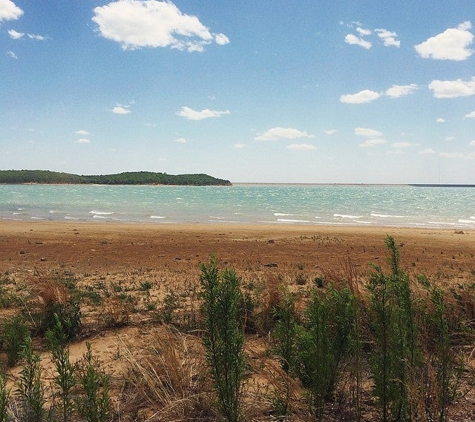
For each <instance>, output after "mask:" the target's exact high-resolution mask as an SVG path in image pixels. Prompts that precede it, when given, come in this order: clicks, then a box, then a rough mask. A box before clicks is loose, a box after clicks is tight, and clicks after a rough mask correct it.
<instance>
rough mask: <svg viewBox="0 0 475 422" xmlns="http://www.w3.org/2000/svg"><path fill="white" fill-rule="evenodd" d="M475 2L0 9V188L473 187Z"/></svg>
mask: <svg viewBox="0 0 475 422" xmlns="http://www.w3.org/2000/svg"><path fill="white" fill-rule="evenodd" d="M474 25H475V4H474V1H473V0H457V1H451V2H449V1H446V0H444V1H442V0H419V1H413V0H400V1H397V2H395V1H388V0H380V1H378V2H375V1H369V0H355V1H339V0H336V1H328V0H325V1H324V0H312V1H309V0H306V1H301V0H294V1H288V0H287V1H284V0H270V1H255V0H252V1H251V0H240V1H232V2H231V1H227V0H221V1H216V0H215V1H212V0H201V1H196V0H194V1H191V0H174V1H173V2H172V1H159V0H146V1H138V0H118V1H110V0H109V1H108V0H105V1H103V0H67V1H66V0H34V1H33V0H0V170H10V169H16V170H20V169H42V170H52V171H62V172H68V173H75V174H111V173H120V172H126V171H154V172H166V173H169V174H183V173H206V174H210V175H212V176H215V177H219V178H223V179H227V180H231V181H232V182H234V183H237V182H249V183H457V184H475V38H474V34H475V27H474Z"/></svg>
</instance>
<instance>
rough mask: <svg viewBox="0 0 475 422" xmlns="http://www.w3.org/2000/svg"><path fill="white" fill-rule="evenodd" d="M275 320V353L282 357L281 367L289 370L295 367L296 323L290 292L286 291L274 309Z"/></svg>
mask: <svg viewBox="0 0 475 422" xmlns="http://www.w3.org/2000/svg"><path fill="white" fill-rule="evenodd" d="M274 318H275V320H276V323H275V327H274V332H273V334H274V337H275V339H276V340H277V346H276V347H277V353H278V354H279V356H280V357H281V359H282V369H283V370H284V371H285V372H287V373H288V372H289V371H290V369H291V368H292V367H295V362H294V359H295V338H296V331H297V330H296V323H295V309H294V301H293V298H292V295H291V294H290V292H287V293H286V294H285V295H284V297H283V298H282V300H281V302H280V303H279V304H278V306H277V308H276V309H274Z"/></svg>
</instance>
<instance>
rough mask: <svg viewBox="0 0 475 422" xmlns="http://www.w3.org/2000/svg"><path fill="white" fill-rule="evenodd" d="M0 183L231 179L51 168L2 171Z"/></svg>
mask: <svg viewBox="0 0 475 422" xmlns="http://www.w3.org/2000/svg"><path fill="white" fill-rule="evenodd" d="M0 183H2V184H21V183H38V184H97V185H185V186H186V185H189V186H231V182H230V181H229V180H223V179H217V178H215V177H212V176H208V175H207V174H178V175H172V174H167V173H153V172H147V171H138V172H125V173H118V174H107V175H96V176H94V175H91V176H80V175H77V174H71V173H60V172H55V171H49V170H0Z"/></svg>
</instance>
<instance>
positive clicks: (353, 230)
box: [0, 221, 475, 280]
mask: <svg viewBox="0 0 475 422" xmlns="http://www.w3.org/2000/svg"><path fill="white" fill-rule="evenodd" d="M388 235H389V236H392V237H394V239H395V240H396V243H397V244H398V245H399V247H400V253H401V264H402V266H403V268H404V269H406V270H407V271H409V272H411V273H425V274H428V275H431V276H434V277H445V278H447V279H451V280H454V279H463V280H470V279H471V278H474V275H473V271H474V270H475V260H474V255H475V231H465V230H464V231H454V230H432V229H401V228H384V227H377V228H374V227H371V228H367V227H320V226H295V225H289V226H287V225H286V226H284V225H279V226H276V225H260V226H247V225H212V224H196V225H164V224H115V223H98V224H90V223H71V222H67V223H62V222H16V221H2V222H0V271H1V272H6V271H8V272H9V273H10V274H15V275H16V276H17V277H20V278H21V277H23V276H25V275H27V274H28V273H31V271H35V270H36V271H40V272H44V271H50V270H53V269H55V268H62V269H67V270H69V271H71V272H73V273H74V274H75V275H76V276H80V275H81V274H96V275H100V276H103V277H107V276H108V274H109V275H110V274H116V275H117V274H120V273H129V272H131V271H133V270H136V271H137V270H147V271H148V272H163V271H165V270H167V271H169V270H179V271H181V272H183V273H185V272H189V271H191V273H194V272H197V271H198V267H199V263H202V262H207V261H208V259H209V256H210V254H215V255H216V256H217V257H218V259H219V260H220V261H221V262H222V264H223V265H224V266H230V267H233V268H235V269H236V271H238V272H239V271H240V270H243V271H244V270H249V269H254V270H256V271H266V272H268V273H269V272H274V273H282V272H283V271H284V272H285V271H289V270H291V269H292V268H294V269H295V268H297V267H298V268H300V269H302V268H305V269H306V270H307V271H309V272H311V273H312V275H314V274H315V275H317V276H318V275H319V273H322V272H324V271H338V270H339V269H341V268H342V266H343V263H344V262H345V261H347V260H348V259H351V261H352V263H353V265H354V266H355V267H356V268H357V269H358V272H359V273H360V274H361V275H362V276H364V275H365V274H367V273H368V271H370V270H371V269H370V267H369V266H368V264H369V263H370V262H372V263H375V264H377V265H384V264H385V262H386V259H385V257H386V256H387V249H386V246H385V238H386V236H388Z"/></svg>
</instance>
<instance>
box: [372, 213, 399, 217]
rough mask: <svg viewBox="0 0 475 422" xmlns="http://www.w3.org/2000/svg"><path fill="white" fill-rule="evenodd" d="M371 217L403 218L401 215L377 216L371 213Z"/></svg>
mask: <svg viewBox="0 0 475 422" xmlns="http://www.w3.org/2000/svg"><path fill="white" fill-rule="evenodd" d="M371 217H377V218H404V216H403V215H391V214H378V213H375V212H372V213H371Z"/></svg>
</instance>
